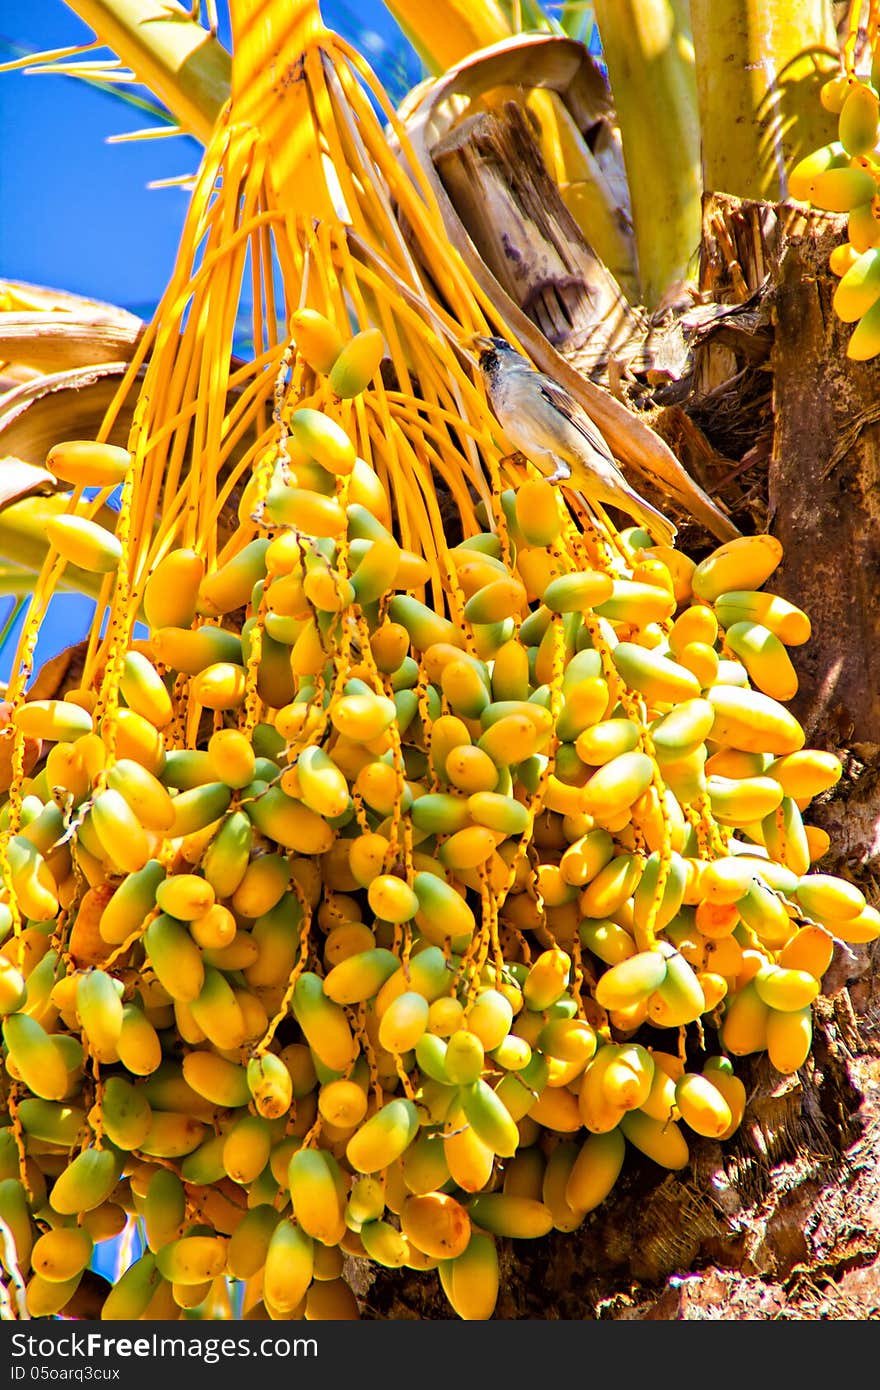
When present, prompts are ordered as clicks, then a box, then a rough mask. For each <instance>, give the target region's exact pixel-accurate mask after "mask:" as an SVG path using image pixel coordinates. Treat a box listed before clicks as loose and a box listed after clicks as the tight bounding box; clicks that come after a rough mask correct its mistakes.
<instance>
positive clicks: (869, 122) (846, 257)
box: [789, 0, 880, 362]
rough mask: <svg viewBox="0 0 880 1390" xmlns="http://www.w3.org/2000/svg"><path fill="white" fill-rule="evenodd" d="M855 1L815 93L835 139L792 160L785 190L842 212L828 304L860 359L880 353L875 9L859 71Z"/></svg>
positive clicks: (879, 105)
mask: <svg viewBox="0 0 880 1390" xmlns="http://www.w3.org/2000/svg"><path fill="white" fill-rule="evenodd" d="M862 8H863V6H862V3H861V0H858V3H854V4H853V5H852V6H851V13H850V20H849V33H848V37H847V41H846V43H845V45H844V49H843V61H842V65H841V71H840V72H839V73H838V74H837V75H836V76H834V77H832V78H830V79H829V80H828V81H827V82H825V83H824V84H823V86H822V88H821V89H820V93H819V98H820V101H821V102H822V105H823V106H824V107H825V109H826V110H827V111H830V112H832V113H833V114H834V115H836V116H837V118H838V133H837V139H836V140H833V141H832V142H831V143H830V144H828V145H823V146H821V148H819V149H818V150H814V151H813V153H812V154H809V155H807V156H806V157H805V158H804V159H802V160H801V161H800V162H799V163H798V164H796V165H795V167H794V169H793V170H792V171H791V174H790V176H789V193H790V195H791V197H793V198H797V199H800V200H802V201H804V202H808V203H810V204H812V206H813V207H815V208H820V209H822V210H824V211H826V212H837V213H846V215H847V223H846V228H847V235H846V240H845V241H843V242H841V243H840V245H839V246H835V248H834V250H833V251H832V252H831V255H830V257H829V261H828V264H829V268H830V270H831V271H832V273H833V274H834V275H836V276H839V277H840V279H839V284H838V285H837V288H836V290H835V292H834V298H833V307H834V311H835V313H836V314H837V317H838V318H839V319H840V320H841V321H842V322H843V323H847V324H854V325H855V326H854V328H853V331H852V333H851V334H850V337H849V339H848V342H847V347H846V355H847V357H849V358H851V359H852V360H853V361H857V362H864V361H867V360H869V359H870V358H873V357H876V355H877V353H878V352H880V161H878V153H877V139H878V119H880V97H878V91H880V45H878V34H880V7H878V5H877V4H876V0H870V3H869V5H868V15H867V23H866V43H865V50H866V55H867V59H868V64H869V70H868V71H865V72H861V73H860V72H858V71H857V65H856V46H857V40H858V37H859V20H860V16H861V12H862Z"/></svg>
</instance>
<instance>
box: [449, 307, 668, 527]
mask: <svg viewBox="0 0 880 1390" xmlns="http://www.w3.org/2000/svg"><path fill="white" fill-rule="evenodd" d="M467 346H468V348H469V349H470V350H471V352H472V355H473V356H475V357H476V360H477V365H478V367H479V370H480V374H481V376H482V378H483V384H484V386H485V388H486V395H487V398H488V401H489V405H490V407H491V410H492V413H493V415H494V416H495V418H496V420H497V421H498V423H499V425H500V426H501V428H502V429H503V430H504V433H505V434H506V436H507V438H508V439H509V440H510V442H511V444H512V445H513V446H514V448H515V449H516V450H517V451H518V452H519V453H521V454H524V455H525V456H526V458H528V459H531V461H532V463H534V464H535V466H536V467H537V468H538V469H539V471H540V472H541V473H543V474H544V476H545V478H546V479H547V481H548V482H550V483H563V482H564V483H570V485H571V486H572V487H574V488H577V489H578V490H579V491H581V492H582V493H583V494H584V496H585V497H586V498H587V499H588V500H589V501H594V502H600V503H602V504H604V505H607V506H611V507H619V508H620V510H621V511H623V512H625V513H626V514H627V516H630V517H632V518H633V520H634V521H637V522H638V523H639V524H640V525H641V526H644V528H645V529H646V530H647V531H648V532H649V533H650V534H651V536H652V538H654V539H656V540H657V541H659V543H660V544H661V545H669V546H671V545H673V544H674V542H675V537H676V535H677V531H676V528H675V526H673V524H672V522H671V521H669V520H668V518H667V517H665V516H663V515H662V513H661V512H659V511H657V509H656V507H652V506H651V504H650V502H646V501H645V499H644V498H643V497H640V496H639V494H638V493H637V492H636V491H635V489H634V488H632V487H631V486H630V484H629V483H628V482H627V480H626V478H625V477H624V476H623V474H622V473H621V471H620V469H619V467H618V466H617V463H616V461H615V459H614V455H613V454H612V453H611V450H610V449H609V447H608V444H607V442H606V440H605V438H604V436H603V435H602V433H601V431H600V430H599V428H598V426H597V425H596V424H594V422H593V421H592V420H591V419H590V417H589V415H588V414H587V412H586V411H585V410H584V408H583V406H581V405H579V404H578V402H577V401H576V400H575V399H574V398H573V396H571V395H570V394H569V392H568V391H566V389H565V387H564V386H560V384H559V382H558V381H554V380H553V378H552V377H549V376H547V375H546V374H545V373H544V372H539V371H538V370H537V369H536V368H535V367H533V366H532V364H531V362H529V361H528V359H527V358H525V357H524V356H523V354H522V353H521V352H519V351H517V349H516V348H515V347H513V345H512V344H511V343H509V342H508V341H507V340H506V338H498V337H488V336H483V335H482V334H475V335H473V336H471V337H470V338H469V339H468V340H467Z"/></svg>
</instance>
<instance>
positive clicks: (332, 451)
mask: <svg viewBox="0 0 880 1390" xmlns="http://www.w3.org/2000/svg"><path fill="white" fill-rule="evenodd" d="M293 332H294V335H295V338H296V335H298V341H297V351H306V352H307V353H308V357H309V358H310V360H311V361H312V362H315V363H317V364H318V372H319V373H320V371H321V370H322V369H323V370H325V371H329V377H328V379H329V381H330V382H331V383H332V390H333V391H334V392H341V393H342V396H343V397H347V398H351V397H353V396H355V395H360V394H361V393H362V392H363V391H364V390H365V388H366V389H368V383H369V380H370V379H371V378H372V377H373V375H374V374H375V372H376V370H377V368H378V366H379V359H380V357H381V354H382V350H383V343H382V338H381V335H380V334H377V333H376V332H375V331H373V330H369V329H368V330H366V331H365V332H363V333H361V334H357V335H356V336H355V337H354V338H352V339H351V340H350V341H349V342H348V343H347V344H345V345H342V344H340V343H338V342H336V341H335V340H334V334H333V331H332V325H330V324H329V323H328V321H326V320H322V319H321V318H320V317H319V316H317V315H314V314H305V313H303V314H300V315H299V316H295V319H294V324H293ZM324 339H326V343H324ZM327 343H329V348H328V347H327V345H326V344H327ZM320 344H323V346H324V349H326V350H322V351H321V352H319V351H318V346H319V345H320ZM281 418H282V421H283V427H282V430H281V434H280V436H279V440H278V445H277V448H275V449H274V450H270V451H269V452H268V453H267V455H266V457H265V458H264V459H263V461H262V464H261V466H260V467H259V468H258V469H257V470H256V471H255V473H254V476H253V479H252V480H251V482H250V483H249V484H248V486H247V488H246V489H245V490H244V494H243V496H242V498H241V502H240V512H241V515H242V518H243V519H244V518H245V517H246V516H247V515H248V514H250V513H253V515H254V516H255V517H256V519H257V522H258V524H259V530H260V532H261V534H260V535H259V536H258V537H257V538H256V539H254V540H251V541H248V542H247V543H246V544H244V545H243V546H242V547H241V548H240V549H239V550H238V551H237V552H236V553H234V554H233V555H231V556H230V557H229V558H228V559H226V560H225V561H224V562H223V563H221V564H218V565H216V566H214V567H212V568H209V567H206V566H205V564H204V563H203V561H202V559H201V558H200V557H199V555H198V554H197V553H196V552H195V551H193V550H189V549H184V548H175V549H171V550H169V552H168V553H167V554H166V556H165V557H164V559H163V560H162V561H161V562H160V563H159V564H158V565H156V567H155V568H154V570H153V572H152V573H151V575H150V577H149V579H148V581H147V584H146V587H145V592H144V600H143V613H144V616H145V618H146V619H147V622H148V624H149V629H150V635H149V637H147V638H146V639H143V640H140V641H135V642H133V643H132V644H131V646H130V647H129V649H128V650H127V651H126V652H125V654H124V658H123V660H122V661H121V664H120V676H119V704H118V707H117V709H116V710H115V715H114V717H113V719H112V722H111V719H110V717H109V716H108V714H107V712H106V706H105V708H104V709H102V708H101V704H100V699H99V696H98V695H96V693H95V692H94V691H93V690H89V689H85V688H80V689H76V690H72V691H68V692H67V693H66V695H65V696H64V698H61V699H55V700H31V701H24V702H22V703H21V704H19V706H18V707H17V708H16V710H15V711H14V714H13V725H14V727H15V729H16V730H17V731H18V732H19V734H20V735H21V736H23V737H26V738H29V739H34V740H39V741H40V743H41V748H42V752H43V754H44V759H43V762H42V767H41V770H40V771H39V772H37V773H36V775H34V776H31V777H29V778H25V779H23V781H22V784H21V797H20V799H12V800H10V802H9V803H7V805H6V807H5V808H4V811H3V823H4V844H3V850H4V863H3V878H4V889H3V893H2V899H3V901H2V905H0V912H2V915H3V927H4V930H5V932H6V939H5V941H4V944H3V946H2V962H3V968H2V977H0V979H2V1009H3V1018H4V1021H3V1048H4V1062H5V1067H4V1072H5V1074H4V1087H5V1092H6V1102H7V1110H8V1124H7V1126H6V1128H4V1129H3V1130H2V1134H0V1137H2V1146H0V1156H2V1164H3V1178H2V1184H0V1214H2V1216H3V1220H4V1222H5V1223H6V1227H7V1229H8V1231H9V1232H10V1234H11V1239H12V1242H13V1244H14V1251H15V1255H14V1259H13V1258H12V1255H11V1251H10V1248H9V1245H8V1244H7V1247H6V1253H5V1257H4V1259H5V1263H6V1267H7V1270H8V1271H9V1273H12V1272H13V1270H15V1271H16V1273H17V1274H19V1275H20V1276H21V1278H22V1279H24V1280H25V1281H26V1287H25V1295H24V1296H25V1300H26V1305H27V1309H28V1311H29V1312H30V1314H31V1316H37V1317H39V1316H48V1315H51V1314H55V1313H59V1312H61V1311H62V1310H63V1309H64V1308H65V1307H66V1306H67V1305H68V1303H69V1302H70V1300H71V1299H72V1298H73V1297H74V1296H75V1292H76V1288H77V1285H78V1282H79V1280H80V1278H81V1276H82V1273H83V1270H84V1269H85V1268H86V1267H87V1266H88V1264H89V1262H90V1260H91V1257H92V1253H93V1247H94V1243H95V1242H96V1241H100V1240H102V1239H108V1238H110V1237H112V1236H115V1235H117V1234H118V1233H119V1231H120V1229H121V1228H122V1227H123V1225H124V1224H125V1223H128V1222H130V1221H131V1220H134V1219H137V1220H139V1221H141V1222H142V1223H143V1229H144V1232H145V1236H146V1249H145V1250H144V1253H142V1254H141V1255H140V1257H139V1258H138V1259H136V1260H135V1261H134V1263H132V1264H131V1266H130V1267H129V1268H128V1269H127V1270H126V1272H125V1273H124V1275H123V1277H122V1278H121V1279H120V1281H119V1282H118V1283H117V1284H116V1286H115V1287H114V1288H113V1290H112V1291H111V1292H110V1293H109V1294H108V1296H107V1299H106V1302H105V1304H104V1308H103V1310H102V1316H103V1317H105V1318H140V1317H147V1318H150V1317H157V1316H161V1317H176V1316H180V1315H181V1313H182V1311H183V1310H185V1309H189V1308H192V1307H195V1306H198V1305H200V1304H202V1303H203V1302H204V1301H205V1300H206V1299H207V1298H208V1297H209V1296H210V1294H211V1290H212V1288H213V1286H214V1283H215V1281H217V1280H227V1279H229V1278H231V1279H233V1280H238V1281H241V1282H242V1283H243V1284H244V1288H245V1311H247V1312H249V1313H253V1311H254V1309H255V1308H257V1309H258V1310H259V1311H260V1312H261V1313H263V1315H267V1316H269V1317H273V1318H290V1317H299V1316H305V1317H334V1318H338V1317H349V1316H356V1311H357V1305H356V1300H355V1298H354V1295H353V1293H352V1292H351V1289H350V1287H349V1285H348V1283H347V1282H346V1280H345V1278H344V1276H343V1273H342V1270H343V1258H344V1256H345V1255H346V1254H347V1255H349V1256H352V1257H355V1258H366V1259H369V1260H372V1261H375V1262H376V1263H378V1264H380V1265H384V1266H389V1267H397V1266H407V1267H409V1268H413V1269H419V1270H429V1269H436V1270H437V1271H438V1273H439V1277H440V1280H441V1283H442V1286H443V1288H444V1291H445V1293H446V1295H447V1297H448V1299H449V1302H450V1304H451V1306H452V1308H453V1309H454V1310H455V1312H456V1313H457V1314H459V1316H461V1317H463V1318H486V1317H489V1316H491V1314H492V1312H493V1310H494V1308H495V1304H496V1299H497V1294H498V1257H497V1246H496V1240H497V1238H498V1237H504V1236H507V1237H513V1238H520V1239H521V1238H529V1237H537V1236H541V1235H545V1234H547V1233H548V1232H549V1231H551V1230H553V1229H556V1230H561V1231H573V1230H575V1229H576V1228H577V1227H578V1226H579V1225H580V1224H581V1222H582V1221H583V1220H584V1218H585V1217H586V1215H587V1214H588V1213H589V1212H591V1211H593V1210H594V1209H595V1208H596V1207H597V1206H599V1205H600V1204H601V1203H602V1202H603V1201H604V1200H605V1199H606V1198H607V1196H608V1195H609V1193H610V1192H611V1190H612V1188H613V1186H614V1184H615V1182H616V1180H617V1178H618V1176H619V1174H620V1171H621V1167H622V1164H623V1161H624V1157H625V1154H626V1150H627V1147H628V1146H631V1147H632V1148H634V1149H636V1150H638V1151H640V1152H641V1153H642V1154H645V1155H647V1156H648V1157H649V1158H650V1159H652V1160H653V1161H654V1162H655V1163H656V1164H658V1165H660V1166H661V1167H663V1168H667V1169H673V1170H677V1169H681V1168H683V1167H684V1166H685V1165H686V1164H687V1163H688V1161H689V1156H690V1149H689V1139H690V1142H693V1137H694V1136H701V1135H705V1136H711V1137H713V1138H716V1139H722V1140H723V1139H726V1138H728V1137H730V1135H731V1134H733V1133H734V1132H735V1130H736V1129H737V1127H738V1125H739V1123H740V1121H741V1119H742V1115H743V1110H744V1104H745V1090H744V1086H743V1083H742V1081H741V1080H740V1079H739V1078H738V1077H737V1075H736V1070H735V1066H734V1064H733V1063H734V1060H735V1059H736V1058H738V1057H741V1056H744V1055H748V1054H754V1053H758V1052H761V1051H764V1050H766V1051H767V1053H768V1054H769V1058H770V1060H771V1062H772V1063H773V1065H774V1066H775V1067H776V1068H778V1069H779V1070H780V1071H782V1072H786V1073H787V1072H793V1071H796V1070H797V1069H798V1068H799V1067H800V1066H802V1065H803V1064H804V1062H805V1061H806V1059H807V1056H808V1054H809V1048H810V1042H811V1005H812V1003H813V1001H814V1000H815V998H816V996H817V995H818V993H819V990H820V988H821V978H822V974H823V972H824V970H825V969H826V968H827V966H828V964H829V961H830V957H831V952H832V949H833V941H834V939H835V938H838V939H841V940H844V941H865V940H871V939H874V938H875V937H876V936H877V935H878V934H880V914H878V913H877V912H876V910H874V909H873V908H871V907H869V906H868V905H866V903H865V899H864V897H863V896H862V894H861V893H860V891H859V890H858V889H857V888H855V887H854V886H853V885H851V884H849V883H848V882H845V881H844V880H842V879H840V878H836V877H833V876H831V875H828V874H823V873H821V872H817V871H816V870H814V869H813V868H812V867H811V865H812V863H813V861H814V860H816V859H819V858H821V857H822V855H823V854H824V852H825V851H826V849H827V838H826V837H825V836H824V834H823V833H822V832H821V831H820V830H818V829H816V828H814V827H810V826H809V825H805V822H804V818H803V814H804V812H806V810H807V808H808V806H809V803H810V801H811V799H812V798H813V797H814V796H816V795H817V794H819V793H821V792H824V791H826V790H827V789H828V788H830V787H831V786H833V785H834V783H835V782H836V780H837V778H838V777H839V774H840V764H839V763H838V761H837V760H836V758H835V757H834V756H832V755H830V754H828V753H825V752H822V751H820V750H815V749H808V748H805V747H804V734H803V731H802V729H801V727H800V725H799V724H798V723H797V721H796V720H795V719H794V717H793V716H792V715H791V714H790V712H789V711H788V710H787V709H786V707H785V701H786V700H787V699H789V698H790V697H791V696H792V694H793V693H794V691H795V689H796V685H797V681H796V677H795V674H794V668H793V665H792V661H791V658H790V655H789V649H790V648H791V647H793V646H798V645H800V644H801V643H803V642H805V641H806V640H807V639H808V638H809V636H810V624H809V620H808V618H807V617H806V615H805V614H804V613H803V612H802V611H801V610H799V609H798V608H796V607H794V606H793V605H792V604H790V603H788V602H787V601H786V600H784V599H782V598H781V597H780V596H778V595H775V594H773V593H772V592H771V591H769V590H768V589H767V588H766V587H765V585H766V583H767V581H768V580H769V579H770V578H771V576H772V574H773V571H774V570H775V568H776V566H777V565H778V563H779V560H780V558H781V548H780V546H779V544H778V542H777V541H776V540H775V539H774V538H773V537H771V536H769V535H757V536H749V537H743V538H741V539H738V540H735V541H731V542H728V543H726V544H724V545H722V546H720V547H718V548H717V549H716V550H715V551H713V552H712V553H711V554H710V555H709V556H708V558H706V559H704V560H702V561H701V562H700V563H699V564H694V562H693V561H690V560H688V559H687V558H686V557H685V556H684V555H682V554H680V553H679V552H677V551H674V550H670V549H668V548H665V547H659V546H656V545H653V544H652V543H651V538H650V536H648V535H647V533H645V532H644V531H641V530H639V529H638V528H634V527H630V528H629V529H628V530H625V531H623V532H620V533H617V532H609V534H608V536H607V537H603V536H602V535H601V533H600V532H599V531H598V530H597V529H595V528H593V527H591V526H590V525H589V524H586V525H585V524H584V523H583V521H582V520H578V519H577V518H576V517H575V516H574V515H572V513H571V511H570V510H569V509H568V508H567V507H566V506H565V505H564V503H563V502H562V500H561V498H560V494H559V492H558V490H557V489H555V488H553V487H552V486H551V485H550V484H549V483H547V482H546V481H544V480H535V481H527V482H525V483H523V484H522V485H521V486H520V487H519V489H518V490H516V491H514V490H512V489H511V490H506V491H503V492H502V493H501V494H500V495H499V497H498V499H497V507H496V508H495V510H494V513H493V515H491V516H488V515H487V516H486V517H485V525H484V527H483V529H479V530H477V531H475V533H474V534H473V535H471V536H469V537H467V538H466V539H465V540H463V541H462V542H460V543H459V544H458V545H454V546H453V547H451V549H450V550H449V561H450V570H449V588H448V598H449V616H446V615H444V614H441V613H438V612H437V611H436V610H435V609H434V608H432V607H431V606H429V605H428V604H426V603H425V602H424V601H423V600H422V599H420V598H418V597H417V596H416V593H414V592H413V591H419V590H423V587H424V584H425V581H426V579H427V565H426V562H425V561H424V559H423V558H422V557H420V556H418V555H416V554H414V553H412V552H409V551H407V550H405V549H403V548H402V547H401V546H400V545H399V543H398V542H397V540H395V538H394V535H393V526H392V517H391V513H390V507H389V504H388V499H387V497H386V496H385V494H384V493H383V491H382V489H381V488H380V487H378V486H377V482H376V478H375V475H372V474H371V473H370V472H369V470H367V469H366V468H365V467H364V466H363V461H362V460H359V459H358V458H357V456H356V454H355V451H354V447H353V445H352V443H351V440H350V439H349V437H348V436H347V435H346V434H345V432H344V431H343V430H342V429H341V427H340V426H339V425H338V424H337V423H336V422H335V421H334V420H333V419H332V418H331V417H330V416H328V415H327V414H325V413H324V412H323V411H321V410H318V409H315V408H314V407H311V406H309V405H303V404H300V403H299V402H297V401H291V400H289V399H285V401H284V404H283V406H282V411H281ZM48 465H49V466H50V468H53V469H55V470H56V476H58V477H59V478H60V479H63V480H65V481H67V482H70V483H73V484H75V485H77V484H82V483H84V482H86V481H88V482H89V483H92V484H96V485H102V484H103V485H108V484H111V483H116V482H119V481H120V480H121V479H122V478H123V477H124V474H125V472H126V470H127V468H128V466H129V465H130V458H129V456H128V455H127V454H126V452H125V451H123V450H119V449H114V448H112V447H111V446H106V445H101V444H96V443H92V444H88V443H83V442H82V441H74V442H72V443H70V444H65V445H60V446H57V447H56V448H55V449H54V450H53V451H52V452H51V453H50V456H49V459H48ZM65 521H66V522H67V524H66V525H65V526H59V527H58V528H57V533H56V534H55V536H54V537H53V539H54V541H55V544H56V545H57V546H58V548H59V550H60V551H61V552H62V553H63V554H66V555H67V556H68V558H70V559H75V561H76V563H77V564H79V565H81V566H86V567H88V568H96V569H97V568H101V567H103V566H105V565H109V563H110V559H111V557H112V558H113V563H114V564H115V563H117V562H118V559H119V555H118V545H119V541H118V538H117V537H115V536H112V535H110V533H109V532H102V531H101V528H99V527H97V525H96V524H95V523H93V522H91V521H89V520H87V519H85V518H82V517H80V516H78V515H77V514H76V513H71V515H70V516H69V518H65ZM648 1026H650V1028H651V1029H652V1032H651V1035H650V1036H651V1039H652V1041H650V1042H648V1043H647V1044H646V1043H645V1041H642V1040H640V1038H641V1036H642V1030H643V1029H644V1028H645V1027H648ZM658 1030H659V1032H658ZM689 1030H691V1031H693V1030H698V1037H699V1044H698V1046H697V1049H696V1051H695V1049H694V1047H693V1046H691V1045H690V1042H688V1039H689V1038H690V1033H689ZM666 1039H668V1042H667V1041H665V1040H666ZM658 1040H659V1043H660V1044H661V1045H658ZM691 1041H692V1040H691ZM664 1042H665V1045H662V1044H664ZM695 1057H697V1059H698V1060H696V1061H694V1058H695Z"/></svg>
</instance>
